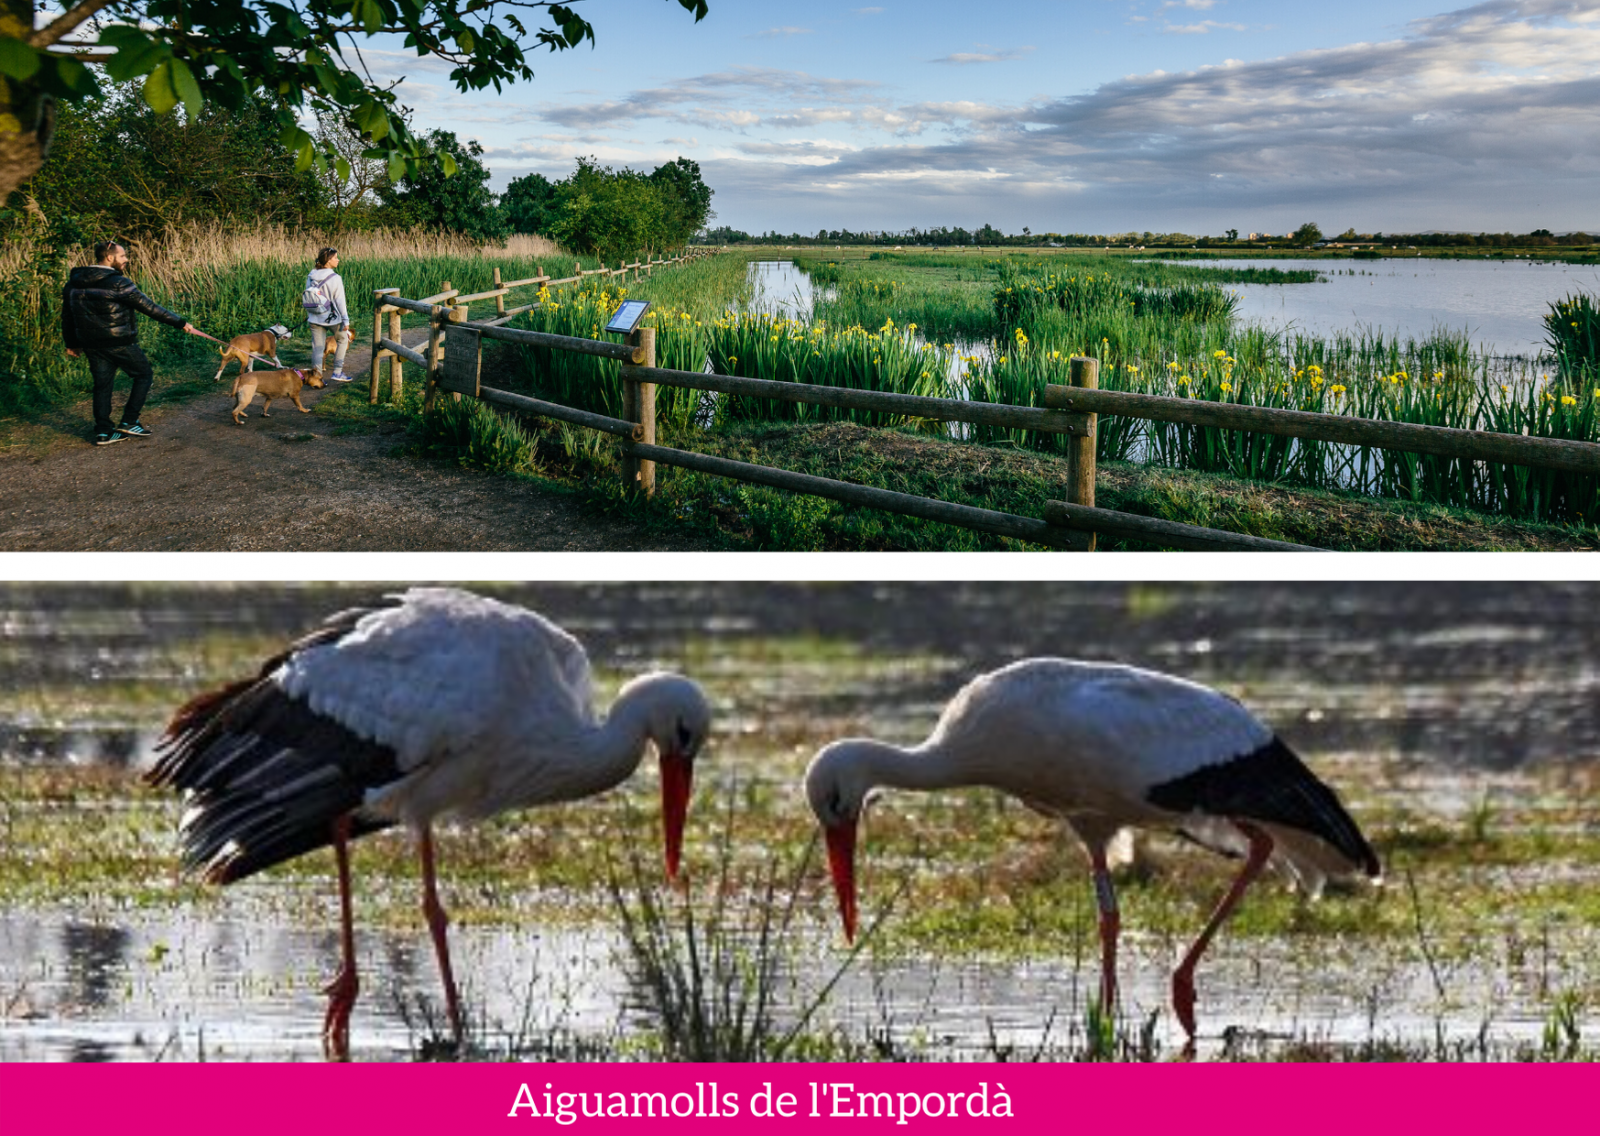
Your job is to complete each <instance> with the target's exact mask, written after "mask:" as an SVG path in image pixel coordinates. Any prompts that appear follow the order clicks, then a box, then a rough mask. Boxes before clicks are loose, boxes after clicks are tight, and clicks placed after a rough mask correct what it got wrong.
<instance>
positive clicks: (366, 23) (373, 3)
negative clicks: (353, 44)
mask: <svg viewBox="0 0 1600 1136" xmlns="http://www.w3.org/2000/svg"><path fill="white" fill-rule="evenodd" d="M350 14H351V15H352V16H354V17H355V18H356V19H357V20H359V21H361V26H362V28H364V29H365V30H366V32H367V34H368V35H373V34H376V33H377V32H379V31H382V30H383V9H382V8H380V7H378V0H355V3H354V4H352V5H351V6H350Z"/></svg>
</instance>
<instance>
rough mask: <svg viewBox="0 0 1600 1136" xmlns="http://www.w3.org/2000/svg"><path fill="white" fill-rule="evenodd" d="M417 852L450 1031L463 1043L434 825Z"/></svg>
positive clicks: (424, 834) (425, 832) (421, 839)
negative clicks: (436, 867) (438, 878)
mask: <svg viewBox="0 0 1600 1136" xmlns="http://www.w3.org/2000/svg"><path fill="white" fill-rule="evenodd" d="M417 850H418V851H419V852H420V853H421V854H422V914H423V915H424V916H426V917H427V920H428V930H429V931H430V932H431V933H432V934H433V951H434V954H435V955H437V956H438V958H439V978H440V979H441V980H442V981H443V982H444V1006H445V1012H446V1013H448V1014H449V1015H450V1032H451V1034H452V1035H453V1036H454V1037H455V1039H456V1042H457V1044H460V1041H461V1003H460V1000H459V999H458V998H457V997H456V979H455V974H454V973H453V972H452V971H451V969H450V944H449V943H448V942H446V940H445V930H446V928H448V927H449V926H450V917H449V916H448V915H446V914H445V910H444V904H442V903H440V902H439V889H438V885H437V884H436V882H435V880H434V874H433V828H432V826H430V825H423V826H422V833H421V836H420V837H419V838H418V840H417Z"/></svg>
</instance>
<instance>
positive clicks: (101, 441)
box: [94, 430, 122, 446]
mask: <svg viewBox="0 0 1600 1136" xmlns="http://www.w3.org/2000/svg"><path fill="white" fill-rule="evenodd" d="M120 441H122V435H121V434H119V433H117V432H116V431H115V430H113V431H111V433H109V434H96V435H95V436H94V444H95V445H97V446H109V445H110V444H111V443H112V442H120Z"/></svg>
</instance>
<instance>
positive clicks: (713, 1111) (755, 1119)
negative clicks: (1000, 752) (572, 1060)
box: [0, 1064, 1600, 1136]
mask: <svg viewBox="0 0 1600 1136" xmlns="http://www.w3.org/2000/svg"><path fill="white" fill-rule="evenodd" d="M1597 1084H1600V1079H1597V1073H1596V1070H1595V1068H1594V1067H1593V1066H1583V1065H1568V1066H1515V1065H1488V1066H1484V1065H1476V1066H1464V1065H1432V1066H1417V1065H1407V1066H1400V1065H1340V1066H1329V1065H1317V1066H1308V1065H1253V1066H1242V1065H1230V1066H1215V1065H1144V1066H1100V1065H1004V1064H993V1065H990V1064H985V1065H965V1064H963V1065H932V1064H928V1065H554V1064H551V1065H453V1066H452V1065H399V1064H385V1065H365V1066H362V1065H352V1066H321V1065H272V1064H267V1065H254V1066H209V1065H207V1066H202V1065H172V1066H148V1065H146V1066H132V1065H119V1066H110V1065H6V1066H0V1133H3V1134H4V1136H18V1134H22V1133H49V1134H51V1136H68V1134H75V1133H86V1134H87V1133H93V1134H94V1136H144V1134H145V1133H150V1134H151V1136H157V1134H159V1136H186V1134H188V1133H214V1132H226V1133H228V1134H229V1136H282V1133H284V1132H286V1131H317V1132H324V1133H333V1132H352V1133H361V1134H367V1133H380V1132H381V1133H410V1132H417V1133H421V1132H440V1133H462V1132H482V1131H488V1130H490V1129H495V1130H497V1131H501V1132H519V1131H528V1130H541V1129H543V1130H550V1129H556V1128H571V1129H575V1130H602V1129H603V1130H605V1131H610V1132H616V1131H637V1132H643V1131H661V1132H687V1131H690V1130H697V1131H705V1130H706V1129H707V1128H708V1127H722V1128H724V1129H726V1130H727V1131H729V1132H748V1131H762V1130H781V1131H785V1132H795V1131H826V1130H832V1131H844V1132H865V1131H882V1130H888V1129H890V1128H893V1129H896V1130H906V1131H909V1130H912V1129H917V1130H934V1129H937V1130H940V1131H954V1130H956V1129H958V1128H959V1129H961V1130H964V1131H987V1132H996V1133H1001V1132H1003V1133H1007V1134H1018V1136H1020V1134H1024V1133H1047V1132H1048V1133H1073V1132H1093V1133H1104V1132H1107V1131H1110V1130H1112V1129H1113V1128H1114V1129H1117V1130H1125V1131H1134V1132H1141V1131H1151V1130H1154V1128H1155V1127H1156V1126H1158V1125H1163V1126H1172V1128H1173V1130H1176V1131H1182V1132H1183V1133H1185V1136H1202V1134H1207V1133H1213V1132H1214V1133H1218V1134H1219V1136H1220V1134H1223V1133H1226V1134H1228V1136H1238V1133H1239V1132H1240V1131H1241V1129H1242V1128H1252V1129H1253V1128H1257V1127H1269V1128H1272V1129H1281V1130H1285V1131H1290V1132H1293V1133H1294V1136H1322V1134H1326V1136H1349V1133H1350V1132H1351V1131H1352V1130H1353V1129H1359V1130H1360V1131H1361V1132H1362V1133H1364V1134H1366V1136H1371V1134H1374V1133H1391V1132H1392V1133H1404V1134H1406V1136H1418V1134H1425V1133H1429V1132H1440V1131H1449V1132H1452V1133H1455V1134H1462V1136H1465V1134H1470V1133H1477V1132H1486V1133H1487V1132H1495V1133H1503V1132H1514V1131H1529V1130H1538V1129H1539V1128H1540V1127H1541V1126H1544V1125H1548V1126H1550V1128H1551V1130H1568V1129H1569V1128H1570V1126H1571V1125H1572V1123H1573V1122H1574V1118H1577V1117H1582V1116H1586V1115H1592V1114H1593V1104H1594V1099H1595V1098H1594V1094H1595V1089H1596V1086H1597ZM1578 1127H1579V1128H1580V1129H1581V1128H1582V1127H1583V1126H1582V1124H1581V1122H1580V1123H1579V1125H1578Z"/></svg>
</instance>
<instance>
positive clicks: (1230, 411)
mask: <svg viewBox="0 0 1600 1136" xmlns="http://www.w3.org/2000/svg"><path fill="white" fill-rule="evenodd" d="M1044 404H1045V405H1046V406H1049V407H1053V408H1055V409H1058V410H1072V411H1079V412H1083V411H1091V412H1096V413H1100V414H1123V415H1127V416H1129V417H1131V418H1147V419H1153V420H1154V421H1157V422H1179V423H1184V424H1187V425H1192V426H1217V427H1220V428H1222V429H1225V430H1250V431H1254V432H1255V433H1258V434H1279V435H1288V436H1289V437H1293V438H1309V439H1311V440H1313V441H1319V442H1341V443H1344V444H1346V445H1351V446H1372V447H1373V448H1375V449H1381V450H1406V451H1408V452H1410V453H1417V454H1436V455H1439V456H1441V457H1447V458H1465V459H1467V460H1469V461H1497V462H1506V463H1509V464H1511V465H1536V466H1547V467H1549V468H1552V469H1566V470H1572V471H1574V472H1576V473H1600V446H1597V445H1595V444H1594V443H1593V442H1578V441H1573V440H1570V439H1567V438H1531V437H1528V436H1527V435H1525V434H1500V433H1496V432H1494V431H1492V430H1457V429H1454V428H1452V427H1448V426H1424V425H1421V424H1420V423H1415V422H1389V421H1385V420H1382V419H1377V418H1352V417H1350V416H1349V415H1347V414H1320V413H1317V412H1315V411H1310V410H1279V409H1277V408H1275V407H1268V406H1247V405H1245V404H1242V403H1234V402H1208V401H1206V400H1204V399H1198V398H1172V397H1170V396H1167V395H1154V394H1133V393H1130V392H1128V391H1108V390H1080V389H1078V388H1077V387H1067V386H1055V385H1051V386H1047V387H1046V388H1045V393H1044Z"/></svg>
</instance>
